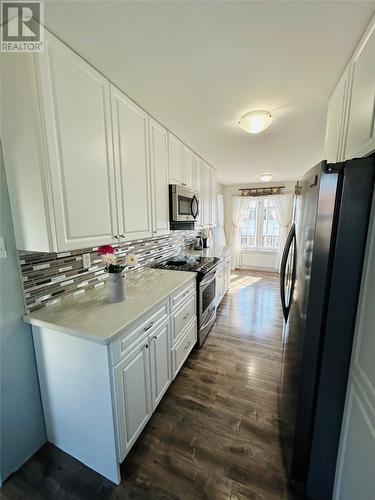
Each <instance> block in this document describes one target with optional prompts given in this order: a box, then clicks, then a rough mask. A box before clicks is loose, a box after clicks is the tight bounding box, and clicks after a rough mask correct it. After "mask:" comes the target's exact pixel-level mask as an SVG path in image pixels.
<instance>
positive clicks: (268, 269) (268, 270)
mask: <svg viewBox="0 0 375 500" xmlns="http://www.w3.org/2000/svg"><path fill="white" fill-rule="evenodd" d="M239 269H243V270H244V271H263V272H266V273H278V272H279V271H278V269H276V268H275V267H261V266H240V267H239Z"/></svg>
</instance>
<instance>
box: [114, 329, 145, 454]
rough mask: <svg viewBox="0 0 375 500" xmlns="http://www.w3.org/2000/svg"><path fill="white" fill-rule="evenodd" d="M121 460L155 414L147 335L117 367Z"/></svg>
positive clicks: (116, 381)
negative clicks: (153, 413) (152, 402)
mask: <svg viewBox="0 0 375 500" xmlns="http://www.w3.org/2000/svg"><path fill="white" fill-rule="evenodd" d="M114 371H115V384H116V398H117V413H118V414H117V420H118V432H119V442H120V460H121V461H122V460H123V459H124V458H125V457H126V455H127V453H128V451H129V450H130V448H131V446H132V445H133V443H134V441H135V440H136V439H137V437H138V436H139V434H140V432H141V431H142V429H143V427H144V426H145V424H146V422H147V420H148V419H149V418H150V416H151V414H152V406H151V380H150V379H151V377H150V356H149V343H148V338H147V337H145V338H144V339H143V340H142V341H141V342H140V343H139V344H138V345H137V347H136V348H134V349H133V350H132V351H131V352H130V353H129V354H128V355H127V356H126V357H125V358H124V359H123V360H122V361H121V362H120V364H119V365H118V366H117V367H116V368H115V369H114Z"/></svg>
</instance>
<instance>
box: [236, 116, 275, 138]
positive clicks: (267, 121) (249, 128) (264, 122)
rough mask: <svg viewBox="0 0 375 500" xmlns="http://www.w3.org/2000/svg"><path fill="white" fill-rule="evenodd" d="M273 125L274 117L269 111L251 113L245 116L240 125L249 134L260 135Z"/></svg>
mask: <svg viewBox="0 0 375 500" xmlns="http://www.w3.org/2000/svg"><path fill="white" fill-rule="evenodd" d="M271 123H272V115H271V113H270V112H269V111H264V110H259V111H250V112H249V113H246V114H245V115H243V117H242V118H241V120H240V121H239V122H238V125H239V126H240V127H241V128H242V130H245V132H248V133H249V134H259V132H263V130H266V128H268V127H269V126H270V125H271Z"/></svg>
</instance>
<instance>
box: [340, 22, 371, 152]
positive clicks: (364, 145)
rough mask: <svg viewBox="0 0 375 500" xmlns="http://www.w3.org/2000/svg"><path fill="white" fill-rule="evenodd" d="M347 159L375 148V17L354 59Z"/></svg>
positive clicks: (346, 150)
mask: <svg viewBox="0 0 375 500" xmlns="http://www.w3.org/2000/svg"><path fill="white" fill-rule="evenodd" d="M352 65H353V83H352V88H351V99H350V107H349V119H348V134H347V139H346V147H345V159H349V158H355V157H360V156H365V155H367V154H368V153H370V152H372V151H373V150H375V133H374V120H375V20H374V21H373V24H372V27H371V28H370V30H369V32H368V33H367V35H366V36H365V39H364V40H363V42H362V43H361V45H360V46H359V48H358V50H357V52H356V53H355V54H354V58H353V63H352Z"/></svg>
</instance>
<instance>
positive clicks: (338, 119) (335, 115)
mask: <svg viewBox="0 0 375 500" xmlns="http://www.w3.org/2000/svg"><path fill="white" fill-rule="evenodd" d="M350 76H351V71H350V67H348V68H347V70H346V71H345V73H344V74H343V76H342V77H341V79H340V81H339V83H338V84H337V86H336V88H335V90H334V91H333V93H332V95H331V98H330V100H329V103H328V114H327V128H326V140H325V148H324V158H325V159H326V160H327V161H328V162H333V163H334V162H337V161H341V160H342V159H343V144H344V139H345V131H346V125H347V116H346V113H345V110H346V101H347V94H348V87H349V85H350Z"/></svg>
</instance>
